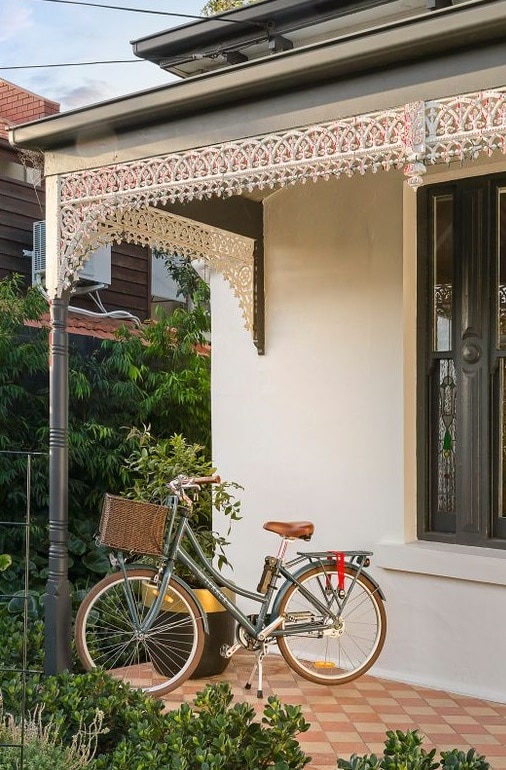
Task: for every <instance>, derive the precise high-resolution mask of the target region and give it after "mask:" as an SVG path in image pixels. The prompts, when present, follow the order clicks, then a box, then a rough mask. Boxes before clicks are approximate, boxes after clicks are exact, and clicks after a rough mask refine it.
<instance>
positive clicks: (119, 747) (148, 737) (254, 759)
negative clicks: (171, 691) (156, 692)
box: [0, 669, 310, 770]
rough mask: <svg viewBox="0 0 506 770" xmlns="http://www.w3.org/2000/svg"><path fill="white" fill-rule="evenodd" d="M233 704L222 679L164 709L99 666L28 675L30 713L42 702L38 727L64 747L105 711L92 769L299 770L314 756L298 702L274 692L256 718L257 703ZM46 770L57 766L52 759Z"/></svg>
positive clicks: (11, 769) (29, 769)
mask: <svg viewBox="0 0 506 770" xmlns="http://www.w3.org/2000/svg"><path fill="white" fill-rule="evenodd" d="M11 700H12V699H11ZM232 701H233V696H232V693H231V689H230V685H229V684H227V683H226V682H221V683H219V684H216V685H208V686H207V687H206V688H205V689H204V690H203V692H201V693H199V694H198V695H197V697H196V698H195V701H194V703H193V704H192V705H189V704H183V705H182V706H180V707H179V708H178V709H176V710H174V711H168V712H167V711H164V705H163V703H162V702H161V701H157V700H155V699H154V698H151V697H150V696H148V695H145V694H144V693H143V692H142V691H141V690H134V689H133V688H131V687H130V686H129V685H127V684H125V683H123V682H120V681H118V680H116V679H113V678H112V677H111V676H110V675H109V674H106V673H104V672H103V671H100V670H97V669H95V670H93V671H90V672H87V673H85V674H77V675H76V674H70V673H68V672H64V673H62V674H58V675H57V676H52V677H47V678H46V679H41V678H39V679H37V678H35V679H30V681H29V682H28V686H27V695H26V708H27V711H28V712H31V713H33V711H34V709H35V708H36V705H37V704H43V710H42V711H41V712H40V720H41V724H42V725H44V726H47V725H50V730H51V731H53V734H57V735H58V736H59V737H60V738H61V741H62V745H64V746H67V747H71V746H72V745H73V744H72V742H73V741H75V736H76V735H79V734H83V731H85V732H86V728H88V734H89V729H90V726H92V725H93V722H94V720H96V715H97V711H98V712H100V715H101V729H100V731H99V732H98V731H97V730H95V732H98V734H97V735H96V744H97V752H96V756H95V759H94V761H93V770H269V769H270V768H272V769H273V770H302V768H303V767H304V766H305V765H306V764H307V763H308V762H309V761H310V758H309V757H307V756H306V755H305V753H304V752H303V751H302V749H301V748H300V745H299V743H298V741H297V735H298V734H299V733H302V732H304V731H306V730H307V729H309V724H308V723H307V722H306V721H305V720H304V718H303V717H302V715H301V709H300V707H299V706H289V705H282V704H281V703H280V702H279V700H278V699H277V698H276V697H270V698H269V699H268V703H267V704H266V706H265V708H264V712H263V717H262V719H261V721H258V719H257V718H256V713H255V709H254V708H253V707H252V706H250V705H249V704H247V703H236V704H232ZM20 702H21V701H18V709H19V703H20ZM11 705H16V704H11ZM6 710H7V706H6ZM12 713H13V714H14V715H15V718H16V719H17V720H18V721H19V719H20V715H19V714H18V713H16V712H15V711H13V712H12ZM37 750H38V749H37ZM34 751H35V749H34ZM42 767H43V766H42V765H41V764H39V765H38V766H37V767H36V768H34V770H42ZM0 770H14V768H11V767H10V766H9V765H7V766H6V768H3V767H2V766H1V765H0ZM27 770H32V768H31V767H28V768H27ZM43 770H46V768H45V767H44V768H43ZM47 770H60V766H59V765H57V764H56V761H55V763H54V764H52V765H51V766H49V765H48V768H47ZM62 770H69V768H68V767H64V768H62ZM90 770H91V766H90Z"/></svg>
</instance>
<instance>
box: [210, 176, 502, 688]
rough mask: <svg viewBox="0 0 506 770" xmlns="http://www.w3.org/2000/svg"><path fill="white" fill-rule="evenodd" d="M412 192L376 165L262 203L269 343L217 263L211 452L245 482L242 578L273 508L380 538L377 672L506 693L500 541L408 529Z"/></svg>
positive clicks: (248, 575)
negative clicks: (422, 536)
mask: <svg viewBox="0 0 506 770" xmlns="http://www.w3.org/2000/svg"><path fill="white" fill-rule="evenodd" d="M487 170H488V169H487ZM408 194H410V195H411V196H412V198H411V199H408V203H406V198H405V197H404V202H403V182H402V178H401V175H400V174H396V173H389V174H385V173H378V174H377V175H375V176H373V175H368V176H366V177H356V178H351V179H342V180H331V181H328V182H323V181H322V182H318V183H317V184H313V183H308V184H307V185H300V186H296V187H291V188H286V189H283V190H281V191H279V192H277V193H274V194H273V195H272V196H270V197H269V198H268V199H267V200H266V201H265V204H264V205H265V255H266V256H265V276H266V277H265V285H266V355H265V356H263V357H259V356H258V355H257V353H256V349H255V347H254V345H253V343H252V341H251V338H250V336H249V335H248V333H247V332H246V331H245V330H244V329H243V327H242V320H241V317H240V313H239V311H238V306H237V302H236V300H235V299H234V297H233V296H232V294H231V292H230V290H229V287H228V286H227V285H226V284H224V283H223V282H222V281H221V279H219V278H218V277H216V276H215V277H214V278H213V286H212V290H213V301H212V306H213V453H214V459H215V462H216V465H217V466H218V470H219V471H220V473H221V475H222V477H223V478H228V479H233V480H235V481H238V482H240V483H241V484H242V485H243V486H244V487H245V490H244V492H243V493H242V495H241V496H242V500H243V520H242V521H241V522H239V523H237V524H236V525H235V527H234V530H233V532H232V535H231V538H232V545H231V548H230V552H229V553H230V558H231V561H232V563H233V564H234V572H233V579H235V580H236V581H237V582H238V583H241V584H243V585H248V586H249V587H251V588H254V587H256V585H257V582H258V578H259V575H260V571H261V567H262V563H263V558H264V556H265V555H266V554H268V553H273V552H274V551H275V549H276V547H277V543H278V538H277V537H276V536H275V535H272V534H270V533H267V532H265V531H264V530H262V523H263V522H264V521H266V520H268V519H277V518H279V519H310V520H312V521H314V523H315V526H316V532H315V536H314V538H313V541H312V542H311V544H310V545H307V544H305V543H302V542H301V544H300V548H301V550H303V549H304V548H311V549H320V548H321V549H327V548H329V549H348V548H371V549H372V550H374V551H375V554H376V558H375V560H373V566H372V568H371V571H372V572H373V574H374V575H375V577H376V578H377V579H378V580H379V581H380V583H381V585H382V587H384V590H385V593H386V595H387V613H388V619H389V630H388V635H387V642H386V645H385V649H384V651H383V653H382V655H381V657H380V659H379V661H378V663H377V664H376V666H375V667H374V669H373V673H375V674H377V675H379V676H385V677H387V678H392V679H399V680H403V681H409V682H414V683H418V684H422V685H428V686H431V687H436V688H439V689H448V690H450V691H454V692H464V693H468V694H475V695H479V696H482V697H490V698H492V699H495V700H504V701H506V667H504V666H502V665H501V661H502V659H503V647H504V639H505V638H506V620H505V619H506V586H505V585H501V584H500V583H501V580H503V582H506V577H504V578H501V575H502V574H504V575H505V576H506V569H503V566H504V567H506V561H505V558H504V555H503V553H502V552H497V551H494V552H493V553H490V551H489V550H488V549H485V550H484V549H474V550H473V552H472V554H471V551H470V550H469V549H462V548H460V549H459V548H458V547H453V548H452V547H451V546H450V547H448V546H446V547H445V548H439V549H438V547H437V546H434V545H433V544H427V543H424V544H422V543H420V544H417V543H414V544H411V545H406V544H405V543H406V542H408V543H409V541H412V540H413V539H414V533H415V531H416V525H415V518H414V516H415V497H416V488H415V485H414V481H413V479H414V476H415V474H414V469H415V456H414V447H415V443H414V438H415V437H414V425H415V423H414V408H415V402H414V387H415V383H416V380H415V376H414V371H415V364H416V359H415V354H414V343H415V332H416V312H415V308H416V302H415V287H414V258H415V254H414V233H415V220H414V212H415V206H414V200H415V197H414V195H413V194H412V192H411V191H408ZM406 209H409V211H408V215H409V216H408V218H407V220H406ZM403 226H404V240H403ZM406 255H407V256H406ZM293 550H295V547H293ZM473 560H474V561H473ZM483 566H485V570H483ZM477 575H481V577H479V580H478V582H476V579H475V578H476V576H477ZM252 609H253V608H252Z"/></svg>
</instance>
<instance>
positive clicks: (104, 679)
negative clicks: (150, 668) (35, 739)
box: [3, 669, 163, 754]
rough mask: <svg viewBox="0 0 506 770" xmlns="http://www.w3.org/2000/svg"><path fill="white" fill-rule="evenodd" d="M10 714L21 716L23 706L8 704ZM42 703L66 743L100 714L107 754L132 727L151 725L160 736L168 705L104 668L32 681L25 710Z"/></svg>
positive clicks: (100, 745) (100, 748)
mask: <svg viewBox="0 0 506 770" xmlns="http://www.w3.org/2000/svg"><path fill="white" fill-rule="evenodd" d="M3 694H4V703H5V710H6V711H9V712H10V713H12V714H14V715H15V716H20V715H19V713H18V710H19V704H20V701H19V700H18V702H17V703H16V702H8V700H7V698H6V697H5V692H4V693H3ZM40 704H43V705H44V711H43V713H42V720H43V721H44V722H45V723H47V722H48V720H49V719H51V721H52V723H53V724H54V725H55V726H56V727H57V729H58V731H59V734H60V735H61V737H62V740H63V741H64V743H66V744H67V745H70V744H71V743H72V737H73V736H74V735H75V734H76V733H78V732H79V730H81V729H82V726H83V725H91V724H92V722H93V720H94V719H95V716H96V713H97V710H98V711H100V713H101V716H102V730H101V733H100V735H99V736H98V738H97V752H98V753H99V754H100V753H105V754H108V753H110V752H112V751H114V749H115V748H116V746H117V745H118V744H119V743H120V742H121V741H122V740H123V739H124V738H126V737H127V736H128V734H129V731H130V730H132V729H138V728H139V729H140V725H143V724H149V725H151V726H152V729H155V728H156V730H157V731H158V734H159V735H160V734H161V732H160V731H161V726H162V722H163V717H162V710H163V704H162V703H161V702H160V701H157V700H155V699H154V698H151V697H150V696H149V695H145V694H144V693H143V692H142V690H135V689H133V688H132V687H130V686H129V685H127V684H125V683H124V682H121V681H119V680H118V679H114V678H113V677H112V676H110V675H109V674H107V673H105V672H103V671H101V670H100V669H93V670H92V671H89V672H86V673H80V674H71V673H69V672H68V671H64V672H62V673H61V674H57V675H56V676H49V677H46V678H42V677H31V678H30V680H29V681H28V687H27V695H26V708H27V710H28V711H33V710H34V709H35V708H36V707H37V705H40Z"/></svg>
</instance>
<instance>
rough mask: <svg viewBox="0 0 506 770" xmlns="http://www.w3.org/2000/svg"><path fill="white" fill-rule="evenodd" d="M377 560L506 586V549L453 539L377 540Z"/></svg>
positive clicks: (391, 565)
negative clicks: (427, 540) (378, 541)
mask: <svg viewBox="0 0 506 770" xmlns="http://www.w3.org/2000/svg"><path fill="white" fill-rule="evenodd" d="M374 563H375V565H376V566H378V567H382V568H383V569H387V570H395V571H397V572H415V573H419V574H423V575H432V576H436V577H444V578H454V579H455V580H466V581H468V582H472V583H488V584H495V585H503V586H506V552H505V551H499V550H495V549H493V548H473V547H471V546H460V545H453V544H450V543H432V542H421V541H417V542H413V543H393V542H391V543H386V542H385V543H377V544H376V546H375V549H374Z"/></svg>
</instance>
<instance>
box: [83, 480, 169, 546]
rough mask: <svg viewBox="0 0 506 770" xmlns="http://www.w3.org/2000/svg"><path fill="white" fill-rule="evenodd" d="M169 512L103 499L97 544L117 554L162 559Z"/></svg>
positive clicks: (150, 505) (108, 497) (162, 507)
mask: <svg viewBox="0 0 506 770" xmlns="http://www.w3.org/2000/svg"><path fill="white" fill-rule="evenodd" d="M168 512H169V509H168V508H167V507H166V506H165V505H156V504H154V503H144V502H139V501H138V500H127V499H126V498H125V497H115V496H114V495H105V496H104V504H103V507H102V515H101V517H100V525H99V530H98V537H97V541H98V543H99V544H100V545H106V546H109V547H110V548H116V549H117V550H118V551H130V552H132V553H142V554H149V555H151V556H161V555H162V548H163V540H164V533H165V524H166V521H167V515H168Z"/></svg>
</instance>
